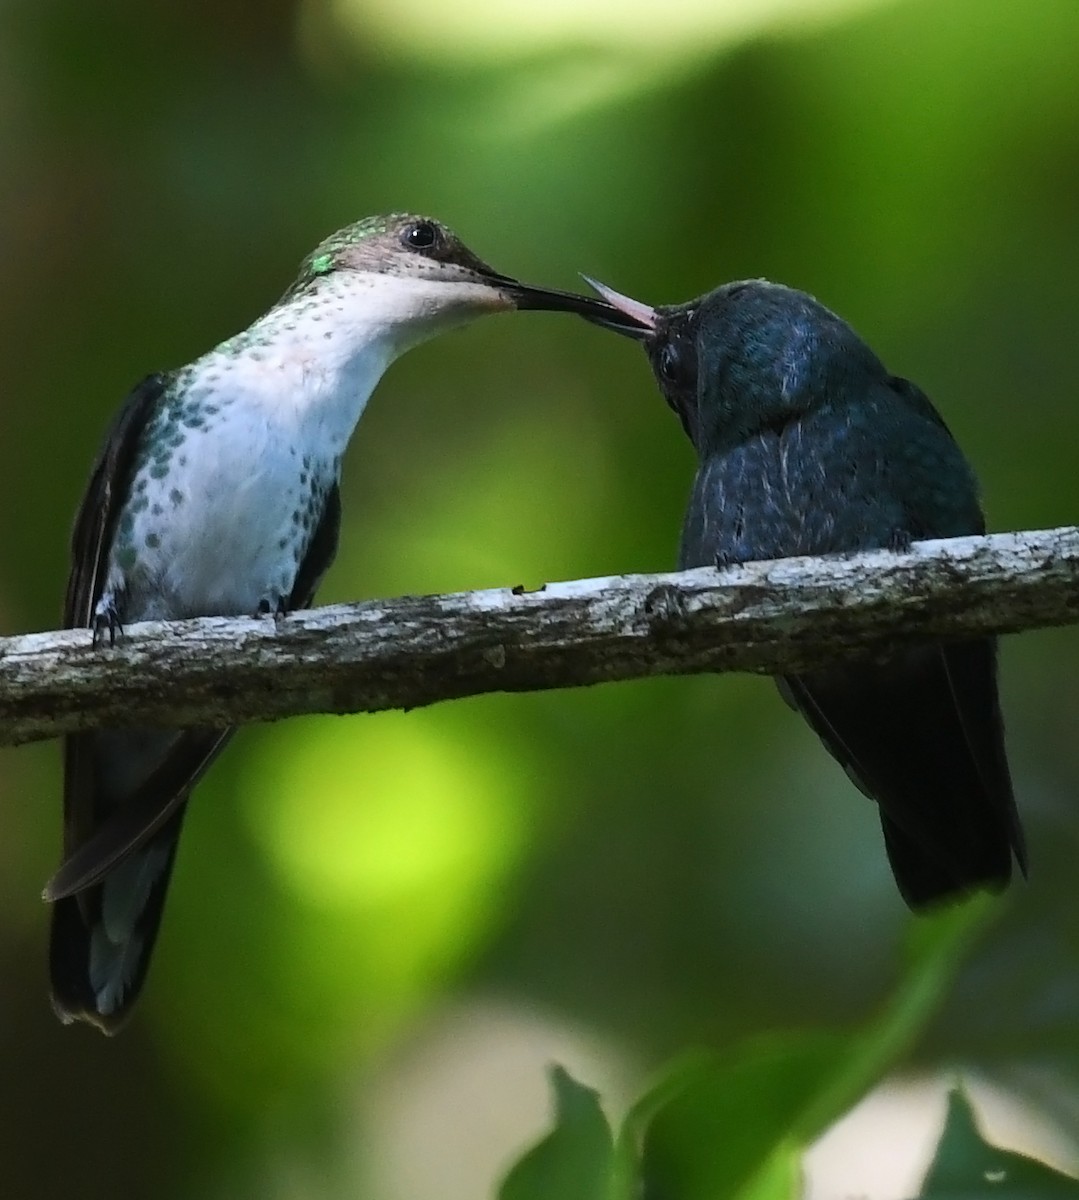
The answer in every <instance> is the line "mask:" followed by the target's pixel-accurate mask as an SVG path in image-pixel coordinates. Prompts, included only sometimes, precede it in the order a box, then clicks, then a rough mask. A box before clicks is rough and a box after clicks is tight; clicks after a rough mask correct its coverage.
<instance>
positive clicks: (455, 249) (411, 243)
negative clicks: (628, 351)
mask: <svg viewBox="0 0 1079 1200" xmlns="http://www.w3.org/2000/svg"><path fill="white" fill-rule="evenodd" d="M323 296H325V297H328V298H331V299H333V300H334V301H336V304H337V307H338V311H339V312H341V313H342V315H347V312H348V311H351V310H354V311H355V312H356V313H357V315H359V316H360V317H361V319H362V322H363V323H364V324H365V325H366V326H368V327H369V328H370V327H372V326H377V327H380V328H381V329H382V331H384V332H385V333H386V334H387V335H388V336H389V340H390V341H391V342H392V344H393V350H394V353H400V352H401V351H403V350H405V349H407V348H408V347H409V346H412V345H415V344H416V343H417V342H420V341H424V340H426V339H427V338H429V337H431V336H433V335H434V334H436V333H440V332H442V330H444V329H447V328H450V327H452V326H454V325H463V324H465V323H467V322H469V321H471V320H473V319H474V318H476V317H478V316H481V315H483V314H484V313H489V312H500V311H504V310H509V309H515V308H533V309H549V310H556V311H557V310H561V311H566V312H576V313H580V314H581V315H583V316H586V317H589V318H590V319H592V320H594V321H597V322H599V323H604V324H607V323H609V324H610V325H611V326H612V327H614V328H619V327H621V325H622V324H623V323H624V321H625V318H624V317H623V316H622V315H621V314H620V313H619V312H618V311H617V310H615V309H613V308H612V307H611V306H610V305H608V304H605V303H604V302H602V301H599V300H595V299H593V298H591V297H588V296H577V295H574V294H572V293H569V292H560V291H555V290H552V289H548V288H539V287H533V286H532V285H530V284H525V283H521V282H520V281H519V280H516V279H513V278H511V277H510V276H509V275H503V274H501V273H500V272H498V271H496V270H494V268H493V267H490V266H488V265H487V263H485V262H483V260H482V259H480V258H477V257H476V255H475V254H473V253H472V251H471V250H469V249H468V247H467V246H465V244H464V243H463V242H462V241H461V240H460V238H458V237H457V236H456V234H454V233H453V232H452V230H450V229H448V228H447V227H446V226H445V225H443V224H441V223H440V222H438V221H434V220H432V219H431V218H429V217H421V216H415V215H391V216H382V217H368V218H366V219H364V220H362V221H357V222H356V223H355V224H353V225H348V226H346V227H345V228H344V229H341V230H339V231H338V232H337V233H334V234H331V235H330V237H328V238H326V240H325V241H323V242H322V243H321V245H319V246H318V247H317V248H316V249H315V250H314V252H313V253H311V254H310V255H308V257H307V258H306V259H305V260H304V262H303V264H302V266H301V268H300V274H299V277H298V279H297V280H296V282H295V283H294V284H293V285H292V287H291V288H290V289H289V291H288V293H287V294H286V296H285V299H286V301H293V300H296V301H300V302H302V301H303V300H304V299H306V298H308V297H310V298H313V299H318V298H320V297H323ZM373 331H374V332H377V330H373Z"/></svg>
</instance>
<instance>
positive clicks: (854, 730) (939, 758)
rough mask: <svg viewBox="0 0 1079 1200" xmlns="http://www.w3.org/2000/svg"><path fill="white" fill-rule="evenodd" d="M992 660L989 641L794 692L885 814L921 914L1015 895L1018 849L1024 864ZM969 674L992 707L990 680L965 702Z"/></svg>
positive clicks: (890, 842) (894, 860)
mask: <svg viewBox="0 0 1079 1200" xmlns="http://www.w3.org/2000/svg"><path fill="white" fill-rule="evenodd" d="M992 655H993V646H992V644H991V643H990V642H987V641H979V642H971V643H963V644H960V645H956V646H947V647H943V646H927V647H925V648H922V649H917V650H912V651H908V652H904V654H903V655H902V656H899V657H897V658H895V659H892V660H890V661H888V662H886V663H882V664H880V665H876V664H873V665H864V666H863V665H852V666H837V667H835V668H833V669H831V670H830V671H827V672H814V673H811V674H809V675H803V676H793V677H791V676H788V677H786V678H785V680H784V681H783V682H784V683H785V684H786V687H787V689H788V690H789V693H790V695H791V697H792V698H793V700H794V702H795V704H796V706H797V708H798V709H799V711H800V712H801V713H802V715H803V716H804V717H805V718H806V720H807V721H808V722H809V724H810V726H811V727H812V728H813V730H814V732H815V733H816V734H817V735H818V736H819V737H820V738H821V740H822V741H823V743H824V745H825V747H826V748H827V749H828V751H829V752H830V753H831V754H832V755H833V757H834V758H835V759H836V760H837V761H838V762H839V763H840V764H841V765H842V766H843V768H844V769H845V770H846V772H847V774H848V775H849V776H850V777H851V779H852V780H853V781H854V782H855V783H856V784H857V786H858V787H859V788H860V789H861V790H862V791H863V792H864V793H865V794H866V795H867V796H869V797H870V798H871V799H873V800H875V801H876V802H877V804H878V805H879V806H880V817H881V824H882V826H883V829H884V837H885V843H886V846H887V850H888V857H889V861H890V863H891V866H892V871H893V873H894V875H895V878H896V882H897V884H898V886H899V890H900V892H901V893H902V895H903V898H904V899H905V900H906V901H907V903H908V904H910V905H911V906H912V907H915V908H918V907H922V906H924V905H927V904H931V903H934V902H935V901H939V900H942V899H946V898H948V897H950V896H953V895H959V894H962V893H964V892H967V891H971V890H973V889H975V888H980V887H988V888H992V889H998V888H1002V887H1004V886H1005V885H1006V884H1007V882H1008V880H1009V878H1010V876H1011V860H1012V853H1013V850H1014V852H1015V854H1016V856H1017V858H1018V859H1019V861H1020V863H1021V864H1022V863H1023V850H1022V837H1021V834H1020V832H1019V823H1018V816H1017V813H1016V809H1015V802H1014V800H1013V798H1012V791H1011V781H1010V777H1009V774H1008V769H1007V761H1006V759H1005V758H1004V745H1003V730H1002V728H1001V724H1000V717H999V712H996V713H995V714H992V713H991V712H989V711H988V709H990V708H995V703H994V701H995V680H993V673H992ZM968 663H970V664H974V665H975V669H976V672H977V674H978V675H982V676H984V675H985V674H986V673H987V672H988V676H989V680H991V681H992V687H993V690H992V693H991V699H990V703H989V704H988V706H987V704H986V701H985V693H984V691H983V690H982V689H983V688H984V686H985V683H986V680H985V679H984V678H975V676H974V675H971V677H970V678H968V679H966V680H965V682H964V688H963V694H962V697H960V695H959V694H957V691H958V689H956V688H955V686H954V685H953V679H954V678H955V677H956V676H957V675H959V674H962V672H963V671H964V670H966V664H968ZM972 685H973V690H971V686H972ZM968 691H969V694H967V692H968ZM994 715H995V720H993V719H992V717H993V716H994Z"/></svg>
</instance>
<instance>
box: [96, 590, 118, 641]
mask: <svg viewBox="0 0 1079 1200" xmlns="http://www.w3.org/2000/svg"><path fill="white" fill-rule="evenodd" d="M90 628H91V630H92V631H93V641H92V645H93V646H94V647H95V648H96V647H97V646H100V645H101V643H102V642H103V641H104V640H105V634H106V633H107V634H108V635H109V645H110V646H115V645H116V638H117V637H118V636H119V637H122V636H123V633H124V627H123V625H121V624H120V613H119V612H118V611H117V608H116V601H115V599H114V598H113V596H112V595H111V594H109V595H105V596H102V597H101V599H100V600H99V601H98V603H97V607H96V608H95V609H94V616H93V619H92V620H91V622H90Z"/></svg>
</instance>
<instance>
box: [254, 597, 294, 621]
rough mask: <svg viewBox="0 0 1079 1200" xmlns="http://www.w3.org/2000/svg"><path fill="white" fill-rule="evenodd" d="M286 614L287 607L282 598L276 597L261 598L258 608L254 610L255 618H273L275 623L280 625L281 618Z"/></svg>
mask: <svg viewBox="0 0 1079 1200" xmlns="http://www.w3.org/2000/svg"><path fill="white" fill-rule="evenodd" d="M287 613H288V606H287V605H286V603H285V597H284V596H277V597H275V598H273V599H270V598H269V597H268V596H263V598H262V599H261V600H260V601H259V606H258V608H257V609H256V610H255V616H256V617H273V619H274V621H275V622H278V623H280V621H281V619H282V617H284V616H286V615H287Z"/></svg>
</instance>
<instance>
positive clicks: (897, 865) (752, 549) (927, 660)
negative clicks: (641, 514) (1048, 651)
mask: <svg viewBox="0 0 1079 1200" xmlns="http://www.w3.org/2000/svg"><path fill="white" fill-rule="evenodd" d="M982 528H983V521H982V517H981V513H980V511H979V508H978V504H977V496H976V489H975V485H974V481H973V478H972V476H971V475H970V472H969V468H968V467H967V465H966V463H965V461H964V460H963V458H962V455H961V454H960V452H959V450H958V448H957V447H956V446H955V443H954V441H953V440H952V438H951V436H950V434H949V433H948V431H947V428H946V427H945V425H944V423H943V422H942V421H941V420H940V418H939V416H938V415H937V414H936V412H935V410H934V409H933V407H932V405H931V404H930V402H929V400H928V399H927V398H926V397H925V395H924V394H923V393H922V392H920V391H919V390H918V389H917V388H915V387H914V386H913V385H912V384H908V383H906V381H904V380H892V379H888V380H886V381H885V382H884V383H883V385H882V384H879V383H878V384H876V385H873V384H869V385H867V386H866V388H865V389H864V392H863V393H862V394H861V396H860V399H859V402H858V403H857V404H851V405H848V406H846V407H829V406H827V405H822V406H820V407H819V408H817V409H814V410H813V411H812V412H810V413H807V414H802V415H801V416H799V417H797V418H795V419H792V420H791V421H789V423H787V424H786V425H784V426H781V427H776V428H773V429H768V430H761V431H760V433H759V434H757V435H754V436H752V437H750V438H747V439H746V441H745V442H743V443H740V444H738V445H736V446H733V447H729V448H727V449H725V450H722V451H717V452H716V453H713V454H711V455H705V456H704V457H703V458H702V463H701V467H700V469H699V471H698V474H697V478H696V481H695V484H694V489H693V494H692V497H691V500H690V505H689V510H688V512H687V515H686V523H685V526H684V528H683V538H682V557H681V563H682V565H683V566H687V567H688V566H703V565H706V564H708V563H712V562H716V561H718V562H721V563H722V562H742V561H748V560H751V559H760V558H770V557H780V556H783V555H789V554H827V553H832V552H836V551H843V550H859V549H867V548H870V547H886V546H888V545H892V544H896V542H901V541H903V540H904V539H909V538H914V537H932V536H941V537H946V536H954V535H958V534H962V533H976V532H980V531H981V530H982ZM995 663H996V658H995V646H994V644H993V642H992V641H990V640H982V641H978V642H968V643H961V644H958V645H927V646H925V647H923V648H919V649H915V650H912V651H904V652H903V653H901V654H899V655H897V656H896V657H895V658H894V659H891V660H889V661H888V662H885V663H882V664H879V665H865V664H860V665H850V666H845V665H837V666H836V667H834V668H832V669H829V670H826V671H821V672H813V673H811V674H810V675H805V676H797V677H789V678H786V679H783V680H778V681H777V682H778V683H779V685H780V691H781V692H782V693H783V694H784V696H785V697H786V698H787V699H788V700H789V701H790V702H792V703H793V704H794V706H795V707H796V708H797V709H798V710H799V711H800V712H801V713H802V714H803V716H804V717H805V718H806V720H807V721H808V722H809V724H810V725H811V726H812V728H813V729H814V731H815V732H816V733H817V734H818V735H819V736H820V738H821V740H822V741H823V742H824V744H825V746H826V747H827V749H828V750H829V751H830V752H831V753H832V754H833V755H834V757H835V758H836V759H838V760H839V762H840V763H841V764H842V765H843V766H844V768H845V769H846V770H847V772H848V774H849V775H850V776H851V778H852V779H853V780H854V781H855V783H856V784H857V785H858V786H859V787H860V788H861V790H862V791H863V792H865V793H866V795H868V796H869V797H870V798H871V799H873V800H875V801H876V802H877V803H878V805H879V807H880V811H881V821H882V824H883V826H884V835H885V840H886V844H887V849H888V855H889V859H890V861H891V864H892V868H893V871H894V873H895V876H896V880H897V882H898V884H899V887H900V890H901V892H902V894H903V896H904V897H905V899H906V900H907V901H908V903H910V904H911V905H913V906H920V905H923V904H928V903H932V902H934V901H936V900H940V899H944V898H946V897H948V896H952V895H956V894H960V893H962V892H965V891H968V890H970V889H972V888H977V887H990V888H998V887H1003V886H1004V885H1005V884H1006V883H1007V881H1008V878H1009V876H1010V873H1011V860H1012V855H1013V853H1014V854H1015V856H1016V858H1017V859H1018V861H1019V864H1020V866H1021V867H1025V857H1024V850H1023V841H1022V834H1021V831H1020V827H1019V819H1018V815H1017V812H1016V807H1015V802H1014V799H1013V797H1012V788H1011V780H1010V776H1009V772H1008V764H1007V759H1006V757H1005V751H1004V741H1003V729H1002V722H1001V717H1000V710H999V704H998V701H997V691H996V667H995Z"/></svg>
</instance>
